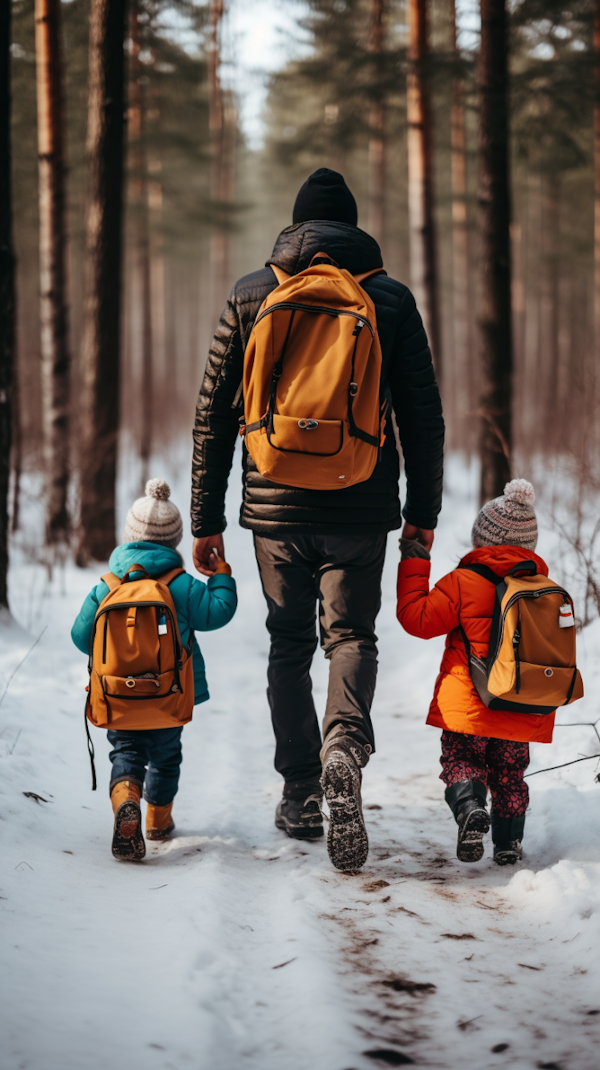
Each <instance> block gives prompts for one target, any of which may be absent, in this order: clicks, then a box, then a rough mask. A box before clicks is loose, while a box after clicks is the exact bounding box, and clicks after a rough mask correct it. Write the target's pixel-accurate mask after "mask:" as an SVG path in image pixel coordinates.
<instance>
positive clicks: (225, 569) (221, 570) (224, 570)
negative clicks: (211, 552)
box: [214, 557, 231, 576]
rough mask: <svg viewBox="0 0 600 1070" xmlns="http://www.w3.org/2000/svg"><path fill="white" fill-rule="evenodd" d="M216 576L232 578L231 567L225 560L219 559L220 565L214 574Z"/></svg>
mask: <svg viewBox="0 0 600 1070" xmlns="http://www.w3.org/2000/svg"><path fill="white" fill-rule="evenodd" d="M214 574H215V576H219V575H221V576H231V565H228V564H227V562H226V561H223V558H221V557H220V558H219V559H218V564H217V567H216V569H215V572H214Z"/></svg>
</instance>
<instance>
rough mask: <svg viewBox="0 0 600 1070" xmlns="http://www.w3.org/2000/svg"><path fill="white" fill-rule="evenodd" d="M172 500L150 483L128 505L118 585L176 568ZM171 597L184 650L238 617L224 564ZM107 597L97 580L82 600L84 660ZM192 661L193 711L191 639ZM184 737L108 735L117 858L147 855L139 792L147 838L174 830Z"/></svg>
mask: <svg viewBox="0 0 600 1070" xmlns="http://www.w3.org/2000/svg"><path fill="white" fill-rule="evenodd" d="M170 493H171V491H170V489H169V486H168V484H167V483H165V482H164V480H159V479H151V480H149V482H148V483H147V485H146V497H145V498H138V500H137V501H136V502H134V504H133V506H132V508H131V509H130V511H129V513H128V515H127V521H126V524H125V533H124V534H125V542H123V543H122V544H121V545H120V546H117V547H116V549H115V550H113V552H112V554H111V557H110V561H109V568H110V571H111V572H113V573H114V575H115V576H118V577H119V578H120V577H121V576H123V575H124V574H125V573H126V572H127V569H129V568H131V566H132V565H134V564H139V565H142V566H143V567H144V568H145V570H146V572H147V573H148V575H150V576H152V577H158V576H162V575H164V574H165V573H166V572H169V571H170V570H171V569H173V568H181V567H182V564H183V562H182V558H181V555H180V554H179V552H178V551H177V549H176V547H177V546H178V545H179V543H180V542H181V538H182V535H183V524H182V520H181V514H180V512H179V510H178V509H177V506H176V505H174V503H173V502H171V501H169V497H170ZM134 578H135V574H134ZM169 590H170V592H171V596H172V598H173V603H174V606H175V612H176V614H177V623H178V625H179V632H180V635H181V640H182V643H183V644H184V646H187V645H188V643H189V639H190V633H193V632H196V631H212V630H214V629H215V628H222V627H223V625H224V624H228V623H229V621H230V620H231V618H232V617H233V615H234V613H235V611H236V607H237V595H236V585H235V580H234V579H233V578H232V576H231V569H230V567H229V565H228V564H227V563H226V562H225V561H221V562H220V563H219V565H218V567H217V571H216V573H215V575H214V576H211V577H210V578H209V580H208V583H203V582H202V581H201V580H197V579H194V577H193V576H190V575H189V574H188V573H187V572H186V573H182V574H181V575H179V576H176V577H175V579H174V580H173V581H172V582H171V583H170V585H169ZM107 594H108V586H107V585H106V583H104V581H103V580H102V581H101V582H100V583H98V584H97V585H96V586H95V587H94V588H93V589H92V590H91V591H90V593H89V594H88V596H87V598H86V599H85V602H84V603H83V606H82V607H81V610H80V612H79V614H78V616H77V619H76V621H75V623H74V625H73V628H72V630H71V638H72V639H73V642H74V643H75V646H76V647H78V649H79V650H81V651H82V652H83V653H84V654H89V651H90V642H91V638H92V630H93V626H94V619H95V617H96V613H97V611H98V607H99V606H100V603H101V602H102V601H103V599H104V598H105V597H106V595H107ZM192 658H193V667H194V703H195V705H198V704H199V703H201V702H206V700H207V699H208V697H209V695H208V688H207V684H206V675H205V670H204V659H203V657H202V654H201V652H200V647H199V646H198V642H197V640H196V637H195V636H194V638H193V646H192ZM182 731H183V728H181V727H180V728H156V729H151V730H147V731H126V730H122V729H121V730H109V731H108V739H109V742H110V743H111V745H112V751H111V753H110V760H111V763H112V775H111V781H110V795H111V801H112V804H113V810H114V814H115V827H114V832H113V846H112V849H113V854H114V855H115V857H116V858H125V859H134V860H139V859H141V858H143V857H144V854H145V851H146V849H145V845H144V838H143V835H142V830H141V812H140V798H141V793H142V791H143V793H144V797H145V799H146V801H147V803H148V809H147V813H146V836H147V837H148V839H152V840H162V839H166V838H167V836H169V835H170V833H171V832H172V831H173V829H174V828H175V825H174V823H173V819H172V816H171V811H172V806H173V799H174V797H175V794H176V792H177V788H178V784H179V771H180V765H181V757H182V754H181V733H182Z"/></svg>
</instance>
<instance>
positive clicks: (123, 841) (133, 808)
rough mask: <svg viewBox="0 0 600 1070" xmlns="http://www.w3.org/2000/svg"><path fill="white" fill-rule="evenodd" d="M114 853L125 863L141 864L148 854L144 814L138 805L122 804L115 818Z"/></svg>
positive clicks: (131, 803)
mask: <svg viewBox="0 0 600 1070" xmlns="http://www.w3.org/2000/svg"><path fill="white" fill-rule="evenodd" d="M112 853H113V855H114V856H115V858H118V859H119V860H120V861H124V862H141V860H142V858H143V857H144V855H145V854H146V844H145V843H144V836H143V833H142V812H141V810H140V808H139V806H138V804H137V803H135V802H131V801H127V802H124V803H121V805H120V807H119V809H118V810H117V813H116V816H115V828H114V832H113V840H112Z"/></svg>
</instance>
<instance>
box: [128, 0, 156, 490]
mask: <svg viewBox="0 0 600 1070" xmlns="http://www.w3.org/2000/svg"><path fill="white" fill-rule="evenodd" d="M129 38H130V41H131V49H130V54H129V125H128V132H129V144H130V169H131V172H132V180H131V193H130V200H131V204H130V207H131V211H132V215H133V245H134V249H133V253H134V257H135V267H136V275H137V281H138V285H139V291H140V292H139V296H140V311H141V320H142V330H141V343H142V354H141V355H142V360H141V372H142V375H141V390H140V401H141V433H140V459H141V462H142V478H141V483H142V488H143V487H144V486H145V485H146V481H147V479H148V475H149V465H150V454H151V450H152V426H153V421H152V409H153V404H152V403H153V381H154V374H153V373H154V368H153V359H152V357H153V352H152V350H153V344H152V294H151V270H150V228H149V218H148V167H147V159H146V140H145V135H146V112H147V100H146V87H147V82H148V79H147V77H145V75H144V69H143V66H142V63H141V60H140V51H141V40H140V0H131V2H130V9H129Z"/></svg>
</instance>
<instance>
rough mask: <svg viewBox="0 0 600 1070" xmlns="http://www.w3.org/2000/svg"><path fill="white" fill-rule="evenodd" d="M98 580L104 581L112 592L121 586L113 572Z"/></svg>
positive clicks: (106, 573)
mask: <svg viewBox="0 0 600 1070" xmlns="http://www.w3.org/2000/svg"><path fill="white" fill-rule="evenodd" d="M100 579H101V580H104V582H105V584H106V586H107V587H108V589H109V591H114V590H116V588H117V587H120V586H121V581H120V579H119V577H118V576H115V574H114V572H105V573H104V575H103V576H101V577H100Z"/></svg>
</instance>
